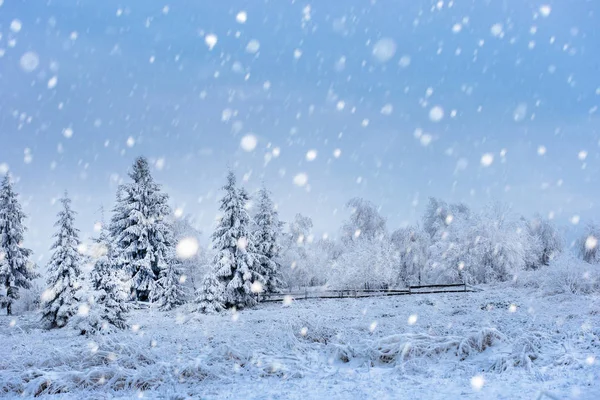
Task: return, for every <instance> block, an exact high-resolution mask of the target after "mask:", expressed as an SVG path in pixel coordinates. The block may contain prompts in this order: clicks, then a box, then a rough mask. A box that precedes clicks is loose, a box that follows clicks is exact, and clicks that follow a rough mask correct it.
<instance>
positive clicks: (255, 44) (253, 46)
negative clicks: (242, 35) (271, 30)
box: [246, 39, 260, 54]
mask: <svg viewBox="0 0 600 400" xmlns="http://www.w3.org/2000/svg"><path fill="white" fill-rule="evenodd" d="M259 49H260V42H259V41H258V40H256V39H252V40H250V41H249V42H248V44H247V45H246V52H247V53H250V54H254V53H256V52H258V50H259Z"/></svg>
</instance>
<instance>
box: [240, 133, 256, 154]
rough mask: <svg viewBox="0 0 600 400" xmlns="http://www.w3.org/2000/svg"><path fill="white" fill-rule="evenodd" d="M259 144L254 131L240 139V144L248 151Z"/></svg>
mask: <svg viewBox="0 0 600 400" xmlns="http://www.w3.org/2000/svg"><path fill="white" fill-rule="evenodd" d="M257 144H258V139H257V138H256V136H255V135H253V134H252V133H249V134H247V135H244V137H242V140H241V141H240V146H241V147H242V149H243V150H244V151H248V152H250V151H253V150H254V149H255V148H256V145H257Z"/></svg>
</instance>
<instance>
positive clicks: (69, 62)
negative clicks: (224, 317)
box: [0, 0, 600, 257]
mask: <svg viewBox="0 0 600 400" xmlns="http://www.w3.org/2000/svg"><path fill="white" fill-rule="evenodd" d="M0 4H1V6H0V34H1V37H0V55H1V56H0V93H1V94H2V95H1V96H0V169H6V168H9V169H10V171H11V173H12V174H13V175H14V177H15V178H16V179H17V180H18V182H17V190H18V191H19V192H20V194H21V198H22V200H23V202H24V205H25V209H26V211H27V213H28V214H29V216H30V218H29V220H28V225H29V228H30V232H29V234H28V236H27V241H28V245H29V246H30V247H32V248H34V250H35V251H36V253H37V254H38V256H40V257H42V256H43V255H44V254H45V253H47V248H48V246H49V245H50V243H51V240H50V235H51V234H52V232H53V228H52V224H53V222H54V219H55V214H56V211H57V209H58V205H57V204H54V200H55V199H56V198H58V197H59V196H60V195H61V193H62V192H63V191H64V190H65V189H66V190H69V192H70V193H71V194H72V195H73V196H74V208H76V209H77V210H78V211H79V213H80V215H79V220H78V224H79V226H80V228H81V230H82V233H83V235H84V236H88V235H89V234H91V231H92V227H93V225H94V222H95V221H96V219H97V216H96V215H95V214H94V213H95V211H96V210H97V209H98V207H99V206H100V205H101V204H103V205H104V206H105V207H106V208H110V207H112V204H113V201H114V196H115V190H116V186H117V184H118V182H119V180H120V179H126V172H127V170H128V168H129V166H130V165H131V163H132V161H133V159H134V158H135V157H136V156H138V155H145V156H147V157H148V158H149V159H150V160H151V162H152V163H153V164H155V170H154V175H155V178H156V180H157V181H159V182H160V183H162V184H164V186H165V189H166V190H167V191H168V193H169V194H170V195H171V204H172V206H173V207H174V208H182V209H183V210H184V212H185V213H189V214H192V215H194V216H195V218H196V220H197V222H198V224H199V225H200V226H201V228H202V229H203V231H204V232H205V235H204V236H205V237H208V233H209V232H210V231H211V229H212V227H213V222H214V217H215V215H216V214H217V203H216V199H217V198H218V196H219V195H220V193H219V187H220V186H222V184H223V181H224V176H225V173H226V170H227V168H228V167H231V168H233V169H234V170H235V172H236V173H237V175H238V177H239V179H240V180H244V177H245V181H246V182H245V183H244V184H245V185H246V186H247V187H248V189H249V190H250V191H254V190H256V189H257V188H258V187H259V186H260V184H261V182H263V181H264V182H265V184H266V185H267V186H268V187H269V188H270V189H271V190H272V192H273V194H274V199H275V201H276V202H277V203H278V205H279V208H280V212H281V215H282V217H283V219H284V220H290V219H291V218H292V217H293V215H294V214H295V213H297V212H301V213H303V214H306V215H309V216H311V217H312V218H313V220H314V225H315V231H316V232H317V233H318V234H321V233H324V232H327V233H329V234H330V235H335V234H336V233H337V230H338V227H339V224H340V223H341V221H342V220H343V218H344V217H345V216H346V215H347V212H346V211H345V210H344V204H345V202H346V201H347V200H348V199H350V198H351V197H354V196H362V197H365V198H367V199H369V200H371V201H373V202H374V203H375V204H377V205H378V206H380V207H381V212H382V214H383V215H385V216H386V217H387V219H388V225H389V227H390V228H391V229H394V228H397V227H399V226H401V225H403V224H406V223H414V222H416V221H417V220H418V218H419V216H420V215H421V213H422V211H423V209H424V206H425V204H426V201H427V197H429V196H439V197H442V198H444V199H446V200H449V201H464V202H466V203H468V204H471V205H472V206H474V207H480V206H482V205H483V204H486V203H488V202H490V201H496V200H500V201H503V202H506V203H509V204H511V205H512V206H513V209H514V210H515V211H516V212H518V213H523V214H525V215H531V214H533V213H534V212H536V211H539V212H540V213H541V214H542V215H550V214H552V215H553V216H554V218H555V219H556V221H557V223H559V224H561V225H565V226H568V225H569V224H570V220H571V219H572V217H573V216H576V215H577V216H581V218H582V221H584V220H586V219H589V218H594V217H598V206H597V205H596V201H595V199H596V198H597V196H598V195H599V193H600V186H599V185H598V176H599V171H598V169H599V153H598V147H599V145H600V142H599V141H600V137H599V135H598V129H599V127H600V125H599V124H598V115H599V113H600V111H596V107H597V106H598V104H599V103H600V73H599V72H600V71H599V62H600V54H599V53H598V49H599V48H600V37H599V35H600V33H599V29H598V28H597V27H598V26H600V21H598V13H599V12H600V4H598V3H597V2H594V1H584V0H573V1H527V0H523V1H500V0H488V1H462V0H455V1H453V2H448V1H444V2H441V1H440V2H435V1H419V0H414V1H408V0H396V1H366V0H345V1H324V0H321V1H313V2H310V1H283V0H281V1H280V0H271V1H239V0H231V1H218V2H217V1H191V0H189V1H164V2H158V1H141V0H139V1H131V0H129V1H128V0H121V1H112V0H105V1H91V0H89V1H84V0H80V1H75V0H49V1H44V2H42V1H32V0H27V1H25V0H4V1H2V0H0ZM240 12H245V15H246V20H245V22H244V23H240V21H238V20H237V18H236V16H237V15H238V13H240ZM209 34H212V35H215V36H216V38H217V42H216V44H215V45H214V47H213V48H212V49H210V48H209V46H208V45H207V43H206V37H207V35H209ZM251 41H257V42H258V43H259V48H258V50H257V51H254V50H256V47H257V46H256V45H255V44H254V47H255V48H254V49H252V44H251V45H250V46H248V43H249V42H251ZM253 43H256V42H253ZM390 43H391V44H392V46H390ZM248 47H249V48H248ZM248 50H251V51H248ZM26 53H29V54H28V56H27V57H26V59H27V58H29V61H30V63H25V66H24V65H23V62H22V59H23V56H24V54H26ZM31 54H34V57H33V58H36V57H37V60H39V63H38V65H37V66H36V67H35V68H34V69H32V63H31ZM26 61H27V60H26ZM409 61H410V62H409ZM34 64H35V63H34ZM53 78H55V79H53ZM390 106H391V107H390ZM434 107H440V108H441V109H442V110H443V118H442V119H441V120H439V121H434V120H432V118H431V115H430V113H431V110H432V108H434ZM229 114H230V117H229V118H227V116H228V115H229ZM434 119H435V118H434ZM69 129H70V131H69ZM65 131H66V132H67V135H66V136H70V137H66V136H65ZM71 131H72V135H69V132H71ZM419 132H421V134H420V137H416V135H417V136H418V135H419ZM247 135H252V137H255V138H256V139H257V144H256V147H255V148H254V149H253V150H251V151H246V150H244V148H243V147H242V146H240V143H241V141H242V138H243V137H245V136H247ZM275 149H277V150H275ZM336 149H339V150H340V151H341V154H340V155H339V157H335V156H334V152H335V151H336ZM274 150H275V153H274ZM310 150H315V151H316V153H317V156H316V158H315V159H314V160H312V161H309V160H307V159H306V154H307V152H309V151H310ZM277 151H279V152H278V153H277ZM277 154H279V155H278V156H276V155H277ZM484 155H491V156H493V162H492V163H491V165H482V162H481V160H482V157H484ZM484 159H486V158H485V157H484ZM487 159H489V157H488V158H487ZM297 174H306V176H307V177H308V181H307V184H306V185H304V186H299V185H297V184H295V183H294V177H295V176H296V175H297Z"/></svg>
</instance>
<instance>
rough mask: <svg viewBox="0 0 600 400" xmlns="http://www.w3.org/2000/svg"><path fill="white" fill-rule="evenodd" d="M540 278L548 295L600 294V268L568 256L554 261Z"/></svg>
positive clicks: (542, 286) (542, 287)
mask: <svg viewBox="0 0 600 400" xmlns="http://www.w3.org/2000/svg"><path fill="white" fill-rule="evenodd" d="M539 278H540V279H541V284H540V286H541V289H542V290H543V291H544V293H546V294H560V293H572V294H593V293H600V268H598V266H597V265H592V264H588V263H587V262H585V261H583V260H581V259H578V258H576V257H574V256H572V255H568V254H565V255H563V256H561V257H559V258H558V259H556V260H554V261H553V262H552V263H551V265H550V267H549V268H547V269H545V270H544V273H543V274H540V277H539Z"/></svg>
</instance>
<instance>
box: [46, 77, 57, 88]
mask: <svg viewBox="0 0 600 400" xmlns="http://www.w3.org/2000/svg"><path fill="white" fill-rule="evenodd" d="M57 83H58V77H57V76H53V77H52V78H50V79H49V80H48V89H54V88H55V87H56V84H57Z"/></svg>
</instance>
